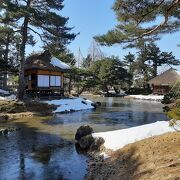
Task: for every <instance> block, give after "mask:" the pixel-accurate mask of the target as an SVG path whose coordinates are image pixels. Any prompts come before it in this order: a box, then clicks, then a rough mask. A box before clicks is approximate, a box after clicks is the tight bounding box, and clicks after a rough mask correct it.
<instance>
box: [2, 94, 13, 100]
mask: <svg viewBox="0 0 180 180" xmlns="http://www.w3.org/2000/svg"><path fill="white" fill-rule="evenodd" d="M14 99H16V96H15V95H14V94H11V95H9V96H0V100H14Z"/></svg>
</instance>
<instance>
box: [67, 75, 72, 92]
mask: <svg viewBox="0 0 180 180" xmlns="http://www.w3.org/2000/svg"><path fill="white" fill-rule="evenodd" d="M71 87H72V78H71V77H70V78H69V84H68V92H69V95H70V94H71Z"/></svg>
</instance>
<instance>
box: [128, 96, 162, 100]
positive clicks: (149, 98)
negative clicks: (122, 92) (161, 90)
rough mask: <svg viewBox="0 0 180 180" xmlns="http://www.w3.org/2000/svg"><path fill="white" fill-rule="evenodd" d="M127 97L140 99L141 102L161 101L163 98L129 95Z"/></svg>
mask: <svg viewBox="0 0 180 180" xmlns="http://www.w3.org/2000/svg"><path fill="white" fill-rule="evenodd" d="M127 97H131V98H134V99H141V100H151V101H161V100H162V99H163V98H164V96H163V95H162V96H160V95H129V96H127Z"/></svg>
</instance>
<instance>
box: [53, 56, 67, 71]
mask: <svg viewBox="0 0 180 180" xmlns="http://www.w3.org/2000/svg"><path fill="white" fill-rule="evenodd" d="M50 63H51V64H52V65H53V66H57V67H59V68H61V69H70V66H69V65H67V64H66V63H64V62H62V61H61V60H59V59H58V58H56V57H52V58H51V62H50Z"/></svg>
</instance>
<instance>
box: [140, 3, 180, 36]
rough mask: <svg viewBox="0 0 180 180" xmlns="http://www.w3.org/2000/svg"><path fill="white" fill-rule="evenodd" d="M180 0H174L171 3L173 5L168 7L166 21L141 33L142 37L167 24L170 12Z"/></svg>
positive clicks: (165, 15)
mask: <svg viewBox="0 0 180 180" xmlns="http://www.w3.org/2000/svg"><path fill="white" fill-rule="evenodd" d="M179 2H180V0H174V1H173V3H172V4H171V6H170V7H169V8H168V9H167V11H166V13H165V14H164V21H163V22H162V23H160V24H159V25H157V26H156V27H155V28H153V29H151V30H149V31H147V32H145V33H143V34H142V35H141V37H143V36H148V35H150V34H152V33H154V32H155V31H157V30H159V29H161V28H162V27H163V26H164V25H165V24H167V22H168V20H169V15H170V13H171V12H172V11H173V10H174V9H175V8H176V7H177V6H178V4H179Z"/></svg>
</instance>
